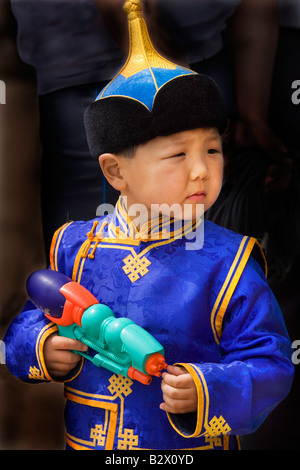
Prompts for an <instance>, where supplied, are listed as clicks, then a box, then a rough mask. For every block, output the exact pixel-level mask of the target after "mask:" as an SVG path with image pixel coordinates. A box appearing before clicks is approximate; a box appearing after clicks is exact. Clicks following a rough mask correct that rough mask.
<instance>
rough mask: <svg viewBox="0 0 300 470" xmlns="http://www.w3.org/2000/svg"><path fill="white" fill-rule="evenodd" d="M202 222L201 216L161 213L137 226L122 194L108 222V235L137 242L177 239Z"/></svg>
mask: <svg viewBox="0 0 300 470" xmlns="http://www.w3.org/2000/svg"><path fill="white" fill-rule="evenodd" d="M137 214H139V212H137ZM137 217H138V218H137V219H135V220H136V222H138V221H139V220H138V219H139V215H137ZM141 220H142V219H141ZM201 222H202V219H201V218H199V219H197V220H178V219H174V218H170V217H169V216H168V215H161V214H160V215H156V216H152V217H151V219H150V220H147V221H146V222H144V223H141V224H140V227H139V228H137V226H136V225H135V223H134V222H133V221H132V219H131V217H130V215H129V214H128V210H127V204H126V198H123V197H122V196H121V197H120V198H119V200H118V202H117V204H116V206H115V210H114V213H113V214H112V219H111V221H110V223H109V224H108V236H109V237H110V238H114V239H120V240H124V239H127V240H128V239H130V240H134V241H136V242H140V241H144V242H146V241H155V240H156V241H157V240H168V239H174V238H175V239H177V238H182V237H183V236H185V235H186V234H187V233H189V232H191V231H193V230H195V229H196V228H197V227H198V226H199V225H200V223H201Z"/></svg>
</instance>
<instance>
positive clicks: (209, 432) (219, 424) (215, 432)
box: [205, 416, 231, 437]
mask: <svg viewBox="0 0 300 470" xmlns="http://www.w3.org/2000/svg"><path fill="white" fill-rule="evenodd" d="M205 429H206V433H205V435H206V436H212V437H214V436H220V435H222V434H228V433H229V432H230V431H231V427H230V426H229V425H228V424H227V423H226V421H225V419H224V418H223V416H220V417H219V418H217V417H216V416H214V417H213V418H212V419H211V420H210V422H209V423H208V425H207V426H205Z"/></svg>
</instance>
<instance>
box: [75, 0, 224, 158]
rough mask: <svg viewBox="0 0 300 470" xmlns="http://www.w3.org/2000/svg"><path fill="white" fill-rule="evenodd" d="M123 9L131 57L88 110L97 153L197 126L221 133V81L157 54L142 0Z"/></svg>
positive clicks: (90, 134) (87, 125)
mask: <svg viewBox="0 0 300 470" xmlns="http://www.w3.org/2000/svg"><path fill="white" fill-rule="evenodd" d="M124 10H125V12H126V13H127V15H128V21H129V38H130V49H129V55H128V59H127V62H126V64H125V65H124V67H123V68H122V69H121V71H120V72H119V73H118V74H117V76H116V77H115V78H114V79H113V80H112V81H111V82H110V83H109V84H108V85H107V86H106V87H105V88H104V89H103V90H102V91H101V93H100V94H99V95H98V96H97V98H96V100H95V101H94V102H93V103H92V104H91V105H90V106H89V107H88V108H87V110H86V112H85V116H84V121H85V128H86V134H87V139H88V144H89V148H90V152H91V154H92V156H93V158H98V157H99V155H101V154H102V153H106V152H110V153H119V152H121V151H122V150H125V149H127V148H130V147H133V146H136V145H138V144H142V143H145V142H147V141H149V140H151V139H153V138H155V137H157V136H167V135H171V134H175V133H177V132H182V131H186V130H191V129H196V128H205V127H216V128H217V129H218V130H219V132H220V134H222V133H223V132H224V131H225V129H226V126H227V120H226V117H225V111H224V106H223V102H222V98H221V96H220V92H219V89H218V87H217V85H216V83H215V82H214V81H213V80H212V79H211V78H210V77H208V76H207V75H202V74H197V73H196V72H194V71H192V70H190V69H188V68H184V67H181V66H178V65H176V64H173V63H172V62H170V61H168V60H166V59H165V58H163V57H162V56H161V55H160V54H158V52H157V51H156V50H155V48H154V47H153V45H152V42H151V40H150V38H149V34H148V30H147V26H146V23H145V21H144V19H143V18H142V6H141V2H140V0H130V1H126V2H125V4H124Z"/></svg>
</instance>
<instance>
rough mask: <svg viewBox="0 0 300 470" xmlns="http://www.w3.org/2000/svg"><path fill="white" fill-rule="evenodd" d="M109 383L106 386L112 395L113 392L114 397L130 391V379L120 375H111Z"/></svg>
mask: <svg viewBox="0 0 300 470" xmlns="http://www.w3.org/2000/svg"><path fill="white" fill-rule="evenodd" d="M109 382H110V385H109V386H108V387H107V388H108V390H109V391H110V393H111V394H112V395H114V394H115V396H116V397H119V398H120V397H122V395H124V396H125V397H127V396H128V395H130V393H131V392H132V390H131V385H132V383H133V382H132V380H131V379H128V378H127V377H123V376H122V375H115V374H114V375H112V376H111V377H110V379H109Z"/></svg>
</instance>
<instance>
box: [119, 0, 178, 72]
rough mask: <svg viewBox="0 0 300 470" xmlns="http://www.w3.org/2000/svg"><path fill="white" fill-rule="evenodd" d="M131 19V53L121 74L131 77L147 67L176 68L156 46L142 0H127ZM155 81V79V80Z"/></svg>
mask: <svg viewBox="0 0 300 470" xmlns="http://www.w3.org/2000/svg"><path fill="white" fill-rule="evenodd" d="M123 8H124V10H125V12H126V13H127V16H128V21H129V44H130V48H129V55H128V59H127V62H126V64H125V66H124V67H123V69H122V70H121V72H120V73H121V75H123V76H124V77H126V78H129V77H131V76H132V75H134V74H136V73H137V72H140V71H142V70H145V69H151V67H158V68H164V69H171V70H175V68H176V65H175V64H173V63H172V62H169V61H168V60H167V59H165V58H164V57H162V56H161V55H160V54H159V53H158V52H157V51H156V50H155V48H154V46H153V44H152V42H151V39H150V37H149V34H148V29H147V25H146V22H145V20H144V19H143V16H142V4H141V1H140V0H127V1H126V2H125V4H124V7H123ZM154 81H155V80H154Z"/></svg>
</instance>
